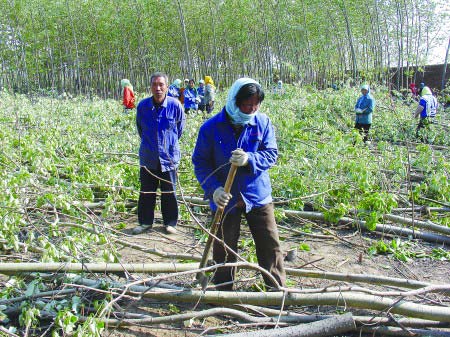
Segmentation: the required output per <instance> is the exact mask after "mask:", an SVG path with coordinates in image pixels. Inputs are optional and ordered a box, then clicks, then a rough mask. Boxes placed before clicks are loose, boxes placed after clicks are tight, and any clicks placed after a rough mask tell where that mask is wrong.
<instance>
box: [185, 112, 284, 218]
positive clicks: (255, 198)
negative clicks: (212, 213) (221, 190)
mask: <svg viewBox="0 0 450 337" xmlns="http://www.w3.org/2000/svg"><path fill="white" fill-rule="evenodd" d="M236 148H241V149H243V150H244V151H245V152H247V153H248V165H247V166H244V167H239V168H238V170H237V173H236V177H235V179H234V182H233V185H232V188H231V194H232V195H233V198H232V199H231V200H230V202H229V204H228V206H227V209H229V208H232V207H233V206H234V205H235V204H236V202H237V201H239V200H243V201H244V202H245V206H246V207H245V208H246V212H247V213H248V212H250V210H251V209H252V208H253V207H261V206H264V205H266V204H268V203H270V202H272V187H271V184H270V177H269V173H268V170H269V168H270V167H272V166H273V165H274V164H275V162H276V160H277V157H278V148H277V143H276V139H275V133H274V130H273V126H272V123H271V122H270V119H269V117H267V115H265V114H262V113H257V114H256V116H255V117H254V118H253V119H252V120H251V121H250V123H249V124H247V125H245V126H244V127H243V130H242V132H241V134H240V136H239V138H238V139H236V137H235V131H234V129H233V127H232V125H231V122H230V120H229V118H228V116H227V113H226V111H225V108H223V109H222V111H221V112H219V113H218V114H216V115H215V116H214V117H212V118H210V119H208V120H207V121H206V122H205V123H204V124H203V125H202V126H201V128H200V130H199V134H198V138H197V143H196V145H195V149H194V153H193V155H192V163H193V164H194V172H195V176H196V177H197V180H198V181H199V182H200V185H201V186H202V188H203V190H204V192H205V195H204V198H205V199H209V201H210V206H211V209H212V210H216V209H217V206H216V204H215V203H214V201H213V193H214V191H215V189H216V188H218V187H220V186H224V185H225V181H226V178H227V175H228V171H229V169H230V164H229V160H230V157H231V151H233V150H235V149H236Z"/></svg>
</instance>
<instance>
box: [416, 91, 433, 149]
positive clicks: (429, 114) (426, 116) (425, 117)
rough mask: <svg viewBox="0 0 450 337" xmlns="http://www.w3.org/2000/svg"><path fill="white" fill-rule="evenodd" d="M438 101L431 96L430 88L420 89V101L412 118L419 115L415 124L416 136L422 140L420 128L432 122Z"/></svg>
mask: <svg viewBox="0 0 450 337" xmlns="http://www.w3.org/2000/svg"><path fill="white" fill-rule="evenodd" d="M437 107H438V102H437V99H436V97H434V96H433V93H432V92H431V89H430V88H428V87H427V86H425V87H423V88H422V90H421V91H420V101H419V105H418V106H417V109H416V111H415V112H414V118H417V117H419V116H420V120H419V124H417V129H416V137H417V138H419V139H421V140H422V141H423V137H422V136H421V135H420V130H421V129H423V128H425V127H426V126H428V125H430V124H432V123H433V122H434V117H436V110H437Z"/></svg>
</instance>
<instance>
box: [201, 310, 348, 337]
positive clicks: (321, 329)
mask: <svg viewBox="0 0 450 337" xmlns="http://www.w3.org/2000/svg"><path fill="white" fill-rule="evenodd" d="M355 328H356V326H355V322H354V321H353V317H352V314H351V313H346V314H344V315H341V316H335V317H331V318H327V319H324V320H323V321H317V322H313V323H306V324H301V325H296V326H290V327H287V328H280V329H272V330H267V329H266V330H264V331H261V330H258V331H252V332H242V333H233V334H228V335H214V336H224V337H261V336H264V337H324V336H334V335H336V334H342V333H346V332H349V331H354V330H355ZM209 336H212V335H209Z"/></svg>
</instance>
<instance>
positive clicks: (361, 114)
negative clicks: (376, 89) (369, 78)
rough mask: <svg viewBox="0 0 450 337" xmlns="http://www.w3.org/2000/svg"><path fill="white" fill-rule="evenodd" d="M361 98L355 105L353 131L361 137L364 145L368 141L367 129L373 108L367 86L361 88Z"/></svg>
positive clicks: (373, 102)
mask: <svg viewBox="0 0 450 337" xmlns="http://www.w3.org/2000/svg"><path fill="white" fill-rule="evenodd" d="M361 94H362V95H361V96H360V97H359V98H358V101H357V102H356V105H355V113H356V117H355V129H357V130H358V131H359V133H360V134H361V136H363V137H364V138H363V140H364V143H366V142H367V141H368V138H369V129H370V126H371V125H372V112H373V109H374V108H375V99H374V98H373V97H372V95H371V94H370V87H369V85H368V84H364V85H362V86H361Z"/></svg>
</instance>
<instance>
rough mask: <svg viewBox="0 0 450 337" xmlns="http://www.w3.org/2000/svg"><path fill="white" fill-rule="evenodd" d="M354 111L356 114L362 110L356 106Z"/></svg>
mask: <svg viewBox="0 0 450 337" xmlns="http://www.w3.org/2000/svg"><path fill="white" fill-rule="evenodd" d="M355 112H356V113H357V114H360V113H361V112H363V111H362V110H361V109H360V108H356V109H355Z"/></svg>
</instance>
